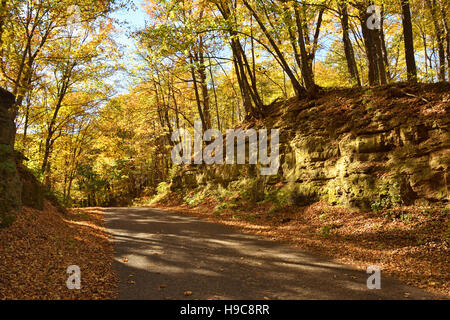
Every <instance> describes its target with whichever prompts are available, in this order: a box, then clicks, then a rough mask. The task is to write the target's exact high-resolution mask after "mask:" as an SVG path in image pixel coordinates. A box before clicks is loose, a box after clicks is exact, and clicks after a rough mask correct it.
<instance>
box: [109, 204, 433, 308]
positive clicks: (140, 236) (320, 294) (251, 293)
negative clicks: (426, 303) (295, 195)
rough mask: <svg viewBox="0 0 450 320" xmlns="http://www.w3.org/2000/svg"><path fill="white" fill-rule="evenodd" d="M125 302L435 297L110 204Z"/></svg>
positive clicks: (232, 234)
mask: <svg viewBox="0 0 450 320" xmlns="http://www.w3.org/2000/svg"><path fill="white" fill-rule="evenodd" d="M104 211H105V219H106V226H107V228H108V231H109V232H110V233H111V234H112V235H113V238H112V241H113V242H114V262H113V267H114V269H115V270H116V271H117V272H118V274H119V277H120V282H119V290H120V293H119V299H150V300H155V299H156V300H159V299H176V300H180V299H189V300H191V299H201V300H202V299H214V300H216V299H250V300H253V299H257V300H262V299H433V298H435V296H433V295H432V294H430V293H428V292H425V291H423V290H421V289H417V288H413V287H410V286H407V285H404V284H402V283H400V282H398V281H395V280H392V279H388V278H386V277H384V276H383V273H381V289H372V290H370V289H368V288H367V285H366V281H367V278H368V277H369V275H368V274H366V273H365V272H364V271H359V270H356V269H354V268H352V267H349V266H345V265H342V264H339V263H335V262H332V261H328V260H324V259H322V258H319V257H316V256H315V255H313V254H310V253H305V252H302V251H299V250H298V249H296V248H293V247H289V246H286V245H284V244H281V243H279V242H275V241H268V240H264V239H261V238H259V237H257V236H253V235H248V234H244V233H240V232H238V231H236V230H234V229H232V228H230V227H227V226H224V225H220V224H215V223H210V222H206V221H203V220H200V219H198V218H194V217H190V216H187V215H181V214H177V213H173V212H170V211H166V210H160V209H150V208H106V209H104Z"/></svg>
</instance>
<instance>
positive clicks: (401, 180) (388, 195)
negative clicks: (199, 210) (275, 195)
mask: <svg viewBox="0 0 450 320" xmlns="http://www.w3.org/2000/svg"><path fill="white" fill-rule="evenodd" d="M449 109H450V86H449V85H448V84H433V85H421V86H406V85H402V84H398V85H395V86H388V87H384V88H376V89H366V90H363V91H359V90H356V89H346V90H340V91H337V90H333V91H330V92H328V93H327V92H325V93H324V94H323V95H322V96H321V97H319V98H318V99H316V100H306V99H305V100H297V99H291V100H288V101H287V102H285V103H278V104H276V105H274V106H271V107H270V109H268V110H267V116H266V117H265V119H264V120H263V121H260V122H258V123H246V124H244V125H243V127H244V129H245V128H248V127H253V128H255V129H258V128H264V127H265V128H279V129H280V168H279V170H278V174H277V175H275V176H260V173H259V170H258V167H259V166H258V165H256V166H250V165H211V166H206V165H202V166H189V167H186V168H184V169H183V170H182V171H181V173H180V174H178V175H177V176H175V177H174V179H173V180H172V185H171V188H172V190H176V189H179V188H184V189H192V188H195V187H199V188H205V187H208V188H215V187H217V186H218V185H219V184H220V185H222V186H223V187H226V186H227V185H229V184H230V183H232V182H233V181H237V180H239V179H242V178H243V177H255V179H256V183H254V184H253V187H254V188H255V192H256V196H255V197H254V198H255V199H256V200H258V199H260V198H261V197H263V194H264V191H267V190H270V189H271V188H280V186H281V188H282V189H284V190H286V191H288V192H289V194H290V197H291V200H292V202H293V203H295V204H298V205H303V204H308V203H311V202H315V201H319V200H322V201H327V202H329V203H332V204H335V205H341V206H345V207H350V208H358V209H363V210H369V209H378V208H386V207H389V206H395V205H402V204H404V205H410V204H419V203H427V204H430V203H439V204H445V203H448V201H449V199H450V197H449V179H450V174H449V165H450V133H449V123H450V117H449ZM258 193H260V194H262V196H260V195H258Z"/></svg>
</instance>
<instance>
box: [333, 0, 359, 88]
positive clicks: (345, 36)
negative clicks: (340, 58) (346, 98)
mask: <svg viewBox="0 0 450 320" xmlns="http://www.w3.org/2000/svg"><path fill="white" fill-rule="evenodd" d="M338 5H339V10H340V19H341V25H342V42H343V43H344V52H345V59H346V60H347V68H348V72H349V74H350V78H351V83H352V84H353V85H357V86H358V87H361V81H360V79H359V75H358V68H357V66H356V60H355V53H354V52H353V46H352V42H351V40H350V37H349V33H348V30H349V27H348V11H347V4H346V3H344V2H339V4H338Z"/></svg>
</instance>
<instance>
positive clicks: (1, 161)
mask: <svg viewBox="0 0 450 320" xmlns="http://www.w3.org/2000/svg"><path fill="white" fill-rule="evenodd" d="M13 105H14V96H13V95H12V94H11V93H9V92H8V91H6V90H4V89H2V88H0V226H6V225H8V224H9V223H11V222H12V221H13V220H14V216H13V215H12V213H10V212H9V211H10V209H19V208H20V206H21V192H22V183H21V181H20V177H19V174H18V172H17V167H16V161H15V156H14V148H13V146H14V137H15V132H16V130H15V125H14V120H13V118H12V116H11V114H12V112H11V108H12V107H13Z"/></svg>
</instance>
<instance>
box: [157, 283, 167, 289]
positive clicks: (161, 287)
mask: <svg viewBox="0 0 450 320" xmlns="http://www.w3.org/2000/svg"><path fill="white" fill-rule="evenodd" d="M165 287H167V285H165V284H160V285H159V286H158V289H159V290H161V289H164V288H165Z"/></svg>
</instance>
